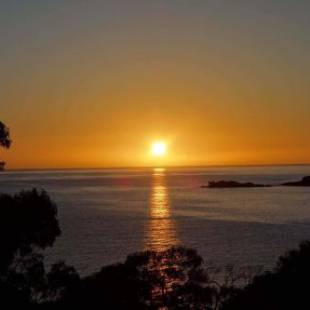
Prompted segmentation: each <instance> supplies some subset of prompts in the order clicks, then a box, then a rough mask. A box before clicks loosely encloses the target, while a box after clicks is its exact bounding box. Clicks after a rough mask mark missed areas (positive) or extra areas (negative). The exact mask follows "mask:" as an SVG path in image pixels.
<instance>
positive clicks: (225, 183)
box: [201, 176, 310, 188]
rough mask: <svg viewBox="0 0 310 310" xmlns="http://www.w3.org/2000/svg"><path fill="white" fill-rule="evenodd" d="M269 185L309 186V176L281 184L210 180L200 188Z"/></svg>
mask: <svg viewBox="0 0 310 310" xmlns="http://www.w3.org/2000/svg"><path fill="white" fill-rule="evenodd" d="M271 186H305V187H306V186H310V176H305V177H303V178H302V179H301V180H300V181H295V182H286V183H282V184H273V185H271V184H256V183H252V182H246V183H242V182H237V181H225V180H221V181H210V182H209V184H208V185H202V186H201V187H202V188H254V187H271Z"/></svg>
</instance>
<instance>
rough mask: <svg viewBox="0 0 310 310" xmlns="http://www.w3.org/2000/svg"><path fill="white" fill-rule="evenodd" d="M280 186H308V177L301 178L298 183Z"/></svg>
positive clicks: (309, 180)
mask: <svg viewBox="0 0 310 310" xmlns="http://www.w3.org/2000/svg"><path fill="white" fill-rule="evenodd" d="M282 186H310V176H306V177H303V178H302V179H301V180H300V181H296V182H287V183H283V184H282Z"/></svg>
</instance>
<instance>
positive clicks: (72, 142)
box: [0, 0, 310, 168]
mask: <svg viewBox="0 0 310 310" xmlns="http://www.w3.org/2000/svg"><path fill="white" fill-rule="evenodd" d="M309 29H310V1H306V0H298V1H296V0H295V1H293V0H290V1H289V0H268V1H267V0H251V1H249V0H234V1H231V0H226V1H224V0H223V1H221V0H216V1H215V0H214V1H208V0H153V1H151V0H150V1H148V0H140V1H137V0H123V1H120V0H111V1H104V0H100V1H99V0H88V1H80V0H74V1H73V0H63V1H60V0H36V1H35V0H27V1H22V0H19V1H17V0H10V1H1V0H0V39H1V40H0V68H1V70H0V85H1V91H0V120H1V121H3V122H5V123H6V124H7V126H8V127H9V128H10V130H11V136H12V139H13V145H12V147H11V149H10V150H8V151H2V150H1V151H0V158H1V159H5V160H6V161H7V165H8V168H63V167H68V168H74V167H84V168H86V167H127V166H165V165H167V166H171V165H172V166H180V165H184V166H191V165H251V164H284V163H289V164H292V163H309V162H310V139H309V138H308V133H309V132H310V122H309V115H310V87H309V82H310V57H309V54H310V39H309ZM157 140H160V141H165V142H166V143H167V149H168V152H167V155H166V156H163V157H161V158H160V159H157V158H154V157H152V156H151V155H150V152H149V149H150V144H151V143H152V141H157Z"/></svg>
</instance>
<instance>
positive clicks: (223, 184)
mask: <svg viewBox="0 0 310 310" xmlns="http://www.w3.org/2000/svg"><path fill="white" fill-rule="evenodd" d="M201 187H203V188H206V187H207V188H243V187H245V188H249V187H250V188H251V187H270V185H265V184H255V183H252V182H246V183H240V182H236V181H223V180H221V181H211V182H209V184H208V185H203V186H201Z"/></svg>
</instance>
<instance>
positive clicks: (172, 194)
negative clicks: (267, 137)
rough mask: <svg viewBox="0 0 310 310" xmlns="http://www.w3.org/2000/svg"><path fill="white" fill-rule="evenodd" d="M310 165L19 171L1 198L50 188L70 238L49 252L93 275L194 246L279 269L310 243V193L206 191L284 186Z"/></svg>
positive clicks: (209, 255)
mask: <svg viewBox="0 0 310 310" xmlns="http://www.w3.org/2000/svg"><path fill="white" fill-rule="evenodd" d="M305 175H310V166H288V167H251V168H240V167H238V168H191V169H185V168H184V169H172V168H170V169H165V170H164V169H126V170H125V169H118V170H116V169H104V170H74V171H73V170H59V171H11V172H10V171H9V172H4V173H1V174H0V192H9V193H14V192H18V191H20V190H23V189H31V188H33V187H37V188H39V189H45V190H46V191H48V193H49V194H50V195H51V197H52V198H53V200H55V202H56V203H57V205H58V213H59V221H60V225H61V228H62V236H61V237H60V238H58V239H57V241H56V243H55V246H54V247H53V248H52V249H49V250H48V251H47V259H48V261H49V262H53V261H56V260H59V259H64V260H66V261H67V263H69V264H72V265H74V266H75V267H76V268H77V269H78V270H79V271H80V272H82V273H83V274H88V273H90V272H93V271H95V270H98V269H99V268H100V267H101V266H103V265H106V264H109V263H114V262H117V261H121V260H124V258H125V257H126V255H127V254H129V253H132V252H135V251H140V250H143V249H155V250H156V249H158V250H160V249H164V248H166V247H169V246H172V245H186V246H189V247H194V248H196V249H198V251H199V252H200V254H202V256H203V257H204V259H205V260H207V261H211V262H213V263H216V264H219V265H226V264H238V265H241V266H243V265H264V266H265V268H271V267H273V266H274V263H275V260H276V258H277V257H278V256H279V255H280V254H282V253H283V252H284V251H286V250H288V249H290V248H293V247H296V246H297V245H298V243H299V242H300V241H301V240H305V239H310V188H293V187H291V188H289V187H280V186H278V187H271V188H253V189H206V188H201V187H200V186H201V185H203V184H205V185H206V184H207V183H208V181H211V180H220V179H225V180H237V181H253V182H259V183H267V184H280V183H282V182H286V181H294V180H298V179H300V178H301V177H303V176H305Z"/></svg>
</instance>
